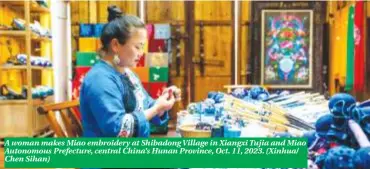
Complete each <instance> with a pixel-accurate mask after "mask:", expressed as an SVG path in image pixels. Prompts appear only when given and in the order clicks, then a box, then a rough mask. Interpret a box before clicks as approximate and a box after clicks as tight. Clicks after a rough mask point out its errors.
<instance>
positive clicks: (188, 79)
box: [184, 1, 195, 105]
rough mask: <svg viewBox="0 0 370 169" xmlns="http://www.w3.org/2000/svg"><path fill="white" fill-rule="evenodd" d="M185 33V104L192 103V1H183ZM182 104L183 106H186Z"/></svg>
mask: <svg viewBox="0 0 370 169" xmlns="http://www.w3.org/2000/svg"><path fill="white" fill-rule="evenodd" d="M184 3H185V23H186V25H185V31H186V32H187V35H188V36H187V39H186V40H185V77H184V78H185V81H184V82H185V86H184V89H185V90H184V91H185V92H184V93H185V100H186V101H187V104H188V103H190V102H192V101H194V89H195V88H194V84H195V83H194V81H195V72H194V64H193V56H194V33H195V21H194V18H195V17H194V3H195V2H194V1H185V2H184ZM187 104H184V105H187Z"/></svg>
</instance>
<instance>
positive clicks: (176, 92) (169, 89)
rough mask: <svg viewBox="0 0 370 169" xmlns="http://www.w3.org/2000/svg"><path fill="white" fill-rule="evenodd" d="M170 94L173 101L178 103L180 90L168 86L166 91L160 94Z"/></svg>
mask: <svg viewBox="0 0 370 169" xmlns="http://www.w3.org/2000/svg"><path fill="white" fill-rule="evenodd" d="M170 91H171V92H172V93H173V95H174V96H175V100H176V101H180V100H181V93H182V92H181V89H179V88H178V87H176V86H170V87H168V88H166V89H164V90H163V92H162V95H164V94H166V93H169V92H170Z"/></svg>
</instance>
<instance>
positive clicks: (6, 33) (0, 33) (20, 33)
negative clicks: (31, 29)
mask: <svg viewBox="0 0 370 169" xmlns="http://www.w3.org/2000/svg"><path fill="white" fill-rule="evenodd" d="M0 36H15V37H17V36H19V37H22V36H23V37H26V31H4V30H0Z"/></svg>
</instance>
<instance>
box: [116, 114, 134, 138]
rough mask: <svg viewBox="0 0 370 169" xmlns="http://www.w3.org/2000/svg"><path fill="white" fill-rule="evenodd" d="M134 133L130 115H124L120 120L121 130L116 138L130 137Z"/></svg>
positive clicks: (132, 120) (132, 119)
mask: <svg viewBox="0 0 370 169" xmlns="http://www.w3.org/2000/svg"><path fill="white" fill-rule="evenodd" d="M134 133H135V119H134V116H133V115H132V114H125V115H124V116H123V118H122V123H121V130H120V132H119V134H118V137H132V136H133V135H134Z"/></svg>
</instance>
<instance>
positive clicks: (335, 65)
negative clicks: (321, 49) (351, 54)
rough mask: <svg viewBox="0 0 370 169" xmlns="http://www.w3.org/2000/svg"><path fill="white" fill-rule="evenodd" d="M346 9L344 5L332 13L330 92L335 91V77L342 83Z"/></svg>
mask: <svg viewBox="0 0 370 169" xmlns="http://www.w3.org/2000/svg"><path fill="white" fill-rule="evenodd" d="M348 9H349V7H348V6H347V7H345V8H343V9H341V10H338V11H337V12H336V13H335V14H334V24H333V25H332V27H331V31H332V33H331V35H332V36H331V47H330V49H331V56H330V63H329V64H330V94H334V93H335V79H336V78H339V80H340V84H341V85H344V83H345V77H346V70H347V69H346V62H347V26H348Z"/></svg>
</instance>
